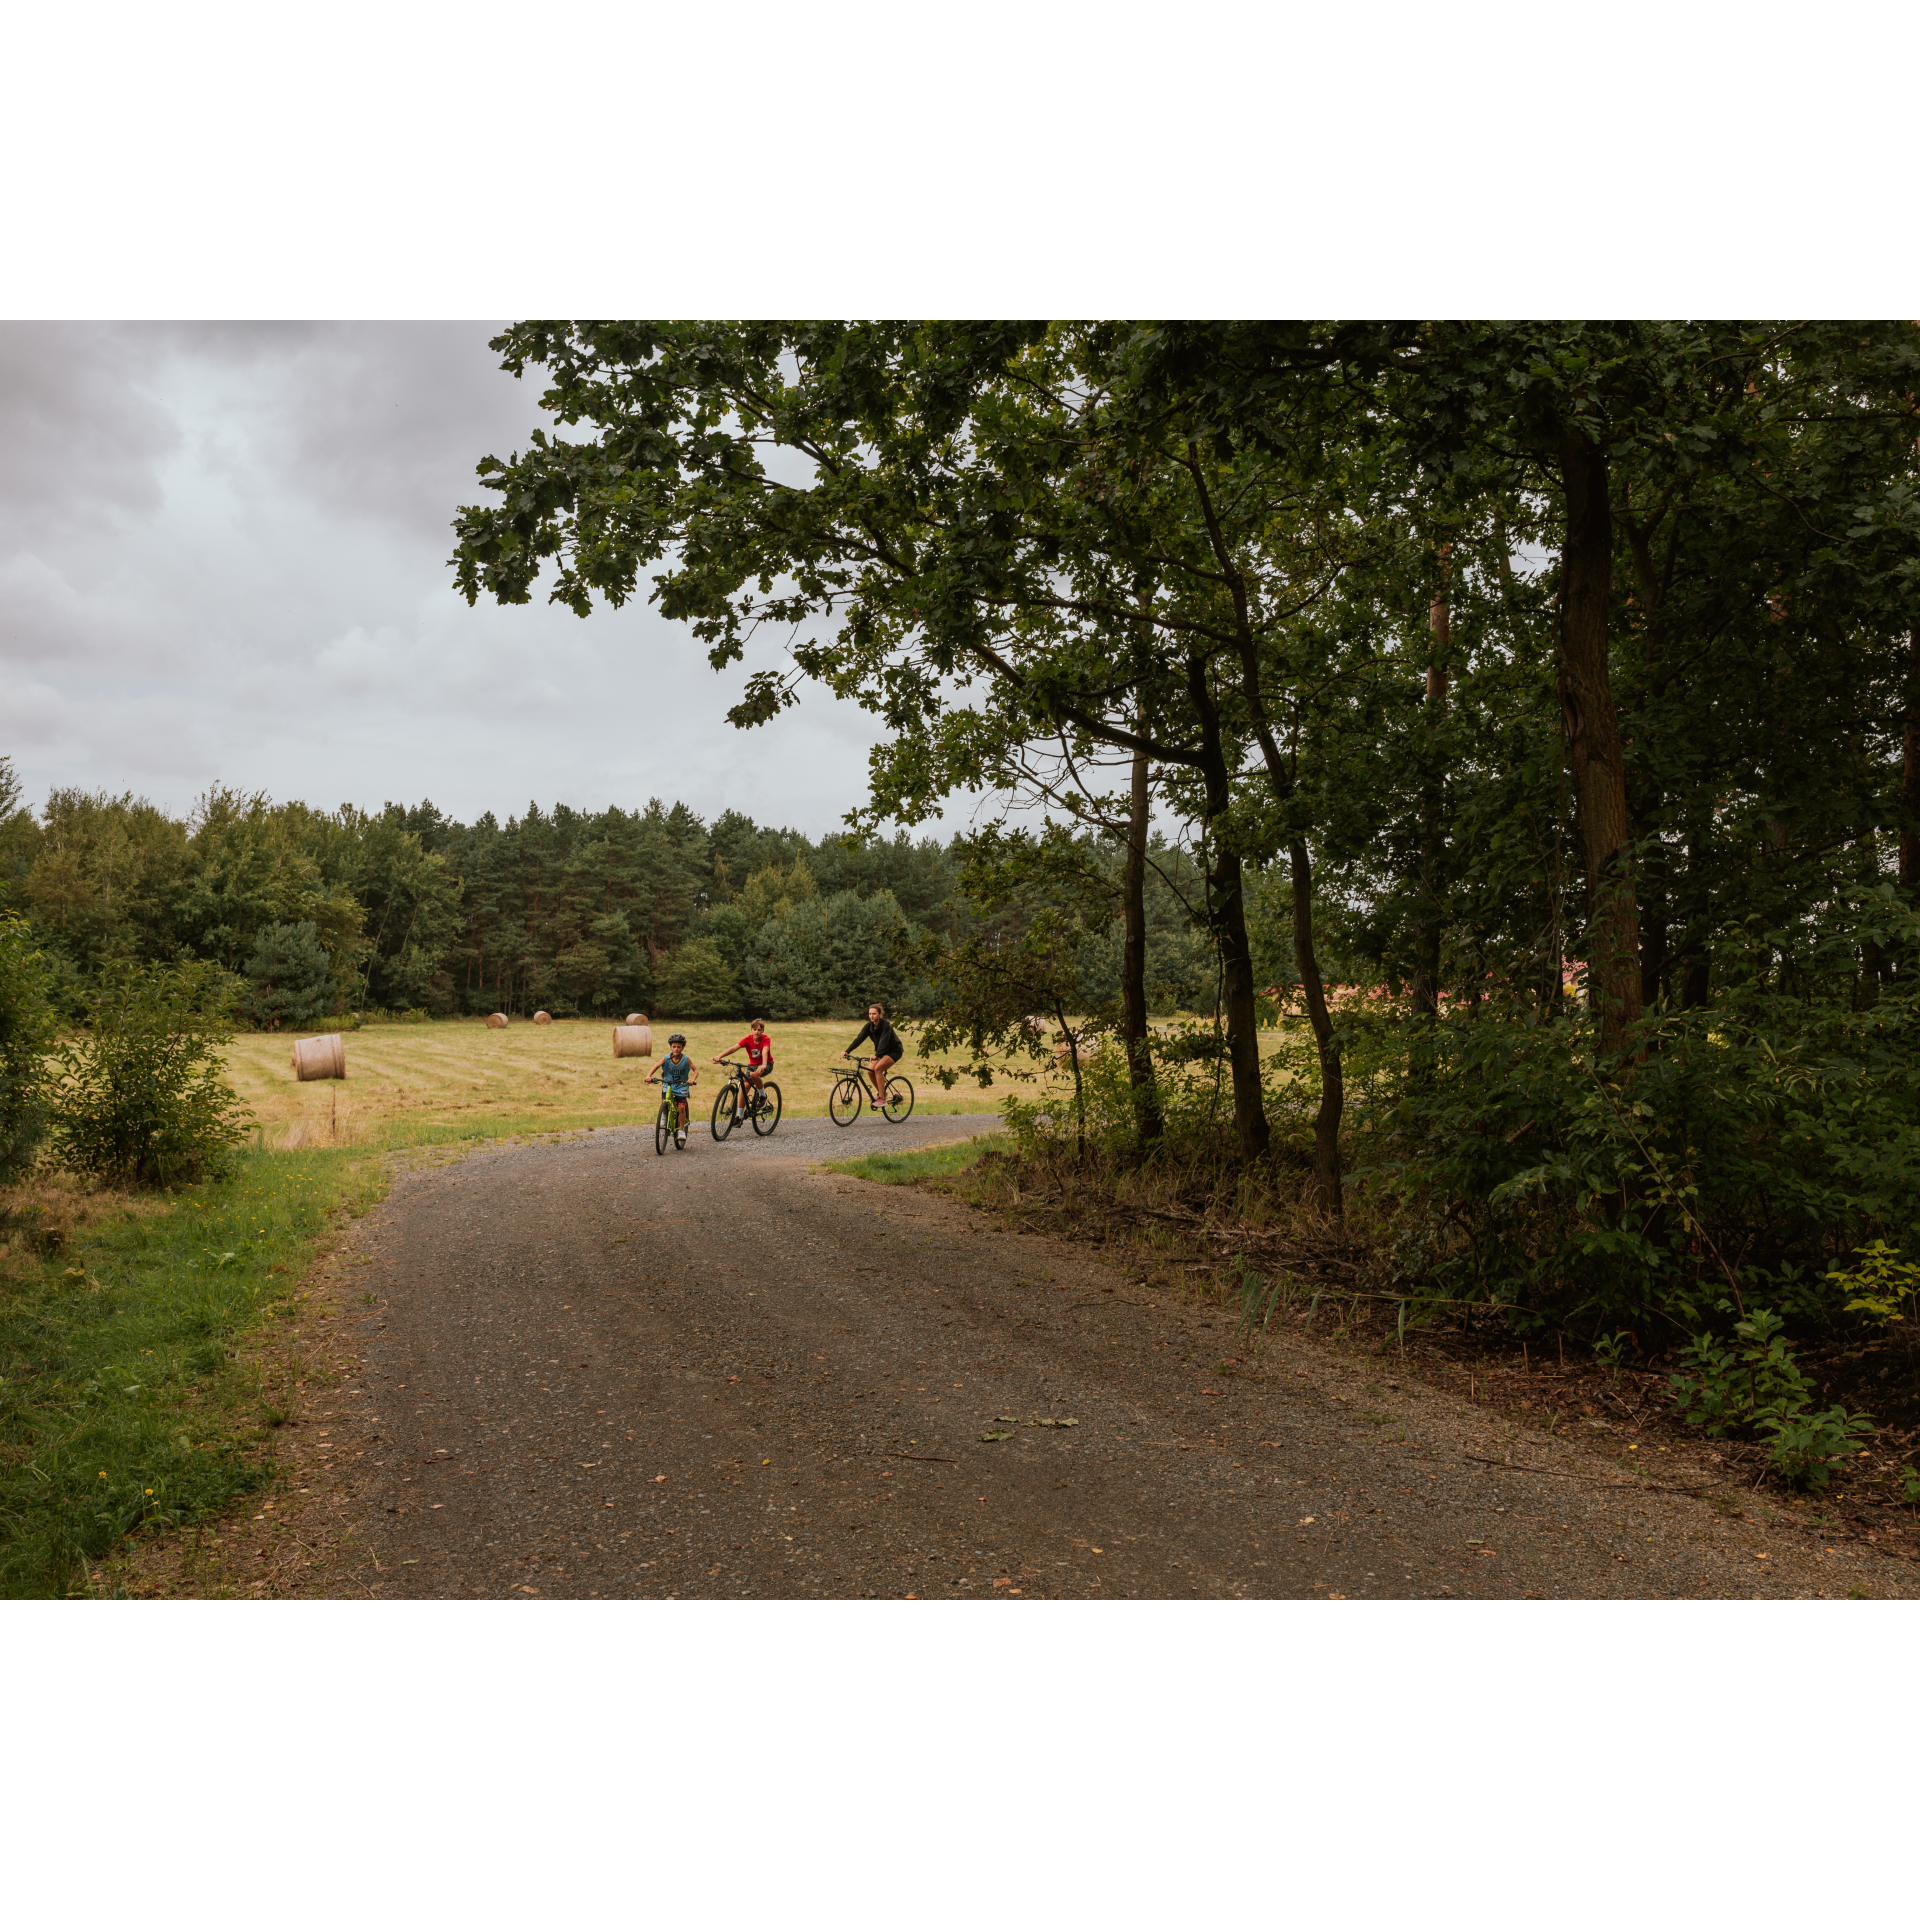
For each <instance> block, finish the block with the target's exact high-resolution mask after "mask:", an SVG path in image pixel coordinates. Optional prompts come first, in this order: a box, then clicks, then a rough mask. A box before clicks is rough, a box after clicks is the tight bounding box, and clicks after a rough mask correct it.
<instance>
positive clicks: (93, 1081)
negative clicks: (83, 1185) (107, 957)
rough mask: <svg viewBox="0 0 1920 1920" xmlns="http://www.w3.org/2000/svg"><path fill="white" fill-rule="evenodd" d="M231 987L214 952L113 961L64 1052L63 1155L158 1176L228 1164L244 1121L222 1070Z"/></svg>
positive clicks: (137, 1182)
mask: <svg viewBox="0 0 1920 1920" xmlns="http://www.w3.org/2000/svg"><path fill="white" fill-rule="evenodd" d="M233 989H234V983H233V981H232V978H231V976H229V975H227V974H224V973H223V972H222V971H221V969H220V968H218V967H216V966H214V965H213V964H212V963H211V962H208V961H190V962H185V963H182V964H180V965H178V966H171V967H138V966H130V965H126V964H120V965H116V966H114V967H111V968H110V969H108V971H107V973H106V975H105V977H104V979H103V980H102V983H101V986H100V990H99V993H98V995H97V996H96V998H95V1000H94V1003H93V1006H92V1008H91V1009H90V1012H89V1016H88V1023H87V1031H86V1034H85V1036H84V1038H82V1039H80V1040H78V1041H76V1042H73V1043H70V1044H69V1045H67V1046H65V1047H63V1048H61V1049H60V1051H59V1053H58V1054H57V1055H56V1061H55V1064H56V1071H57V1074H58V1077H59V1080H60V1082H61V1085H60V1092H59V1097H58V1108H57V1113H58V1121H59V1148H58V1151H59V1156H60V1158H61V1160H62V1161H63V1162H64V1163H65V1164H66V1165H68V1166H70V1167H72V1168H74V1169H75V1170H76V1171H78V1172H81V1173H85V1174H90V1175H93V1176H95V1177H97V1178H101V1179H106V1180H112V1181H118V1182H123V1183H125V1184H128V1185H133V1186H151V1187H177V1186H181V1185H183V1184H185V1183H186V1182H188V1181H192V1180H199V1179H203V1178H206V1177H208V1176H210V1175H214V1174H217V1173H219V1172H221V1171H223V1170H224V1168H225V1167H226V1165H227V1161H228V1157H229V1155H230V1154H231V1152H232V1150H233V1148H234V1147H235V1145H237V1144H238V1142H239V1141H240V1140H241V1139H242V1138H243V1137H244V1135H245V1132H246V1129H245V1127H244V1126H243V1124H242V1123H241V1121H240V1119H239V1117H238V1115H239V1113H240V1100H239V1096H238V1095H237V1094H235V1093H234V1091H233V1090H232V1088H231V1087H229V1086H228V1085H227V1083H226V1080H225V1078H224V1075H223V1071H222V1067H223V1061H222V1057H221V1048H222V1044H223V1043H224V1042H225V1040H226V1039H227V1038H228V1037H229V1034H230V1032H231V1026H230V1016H231V1013H232V1007H233Z"/></svg>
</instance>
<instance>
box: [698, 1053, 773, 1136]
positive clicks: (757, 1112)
mask: <svg viewBox="0 0 1920 1920" xmlns="http://www.w3.org/2000/svg"><path fill="white" fill-rule="evenodd" d="M742 1120H751V1121H752V1122H753V1130H754V1132H755V1133H757V1134H759V1135H760V1137H761V1138H762V1139H765V1138H766V1136H767V1135H768V1134H770V1133H771V1132H772V1131H773V1130H774V1128H775V1127H777V1126H778V1125H779V1124H780V1089H779V1087H778V1086H777V1085H776V1084H775V1083H774V1082H773V1081H771V1080H763V1081H762V1082H761V1083H760V1091H759V1092H758V1093H755V1092H754V1090H753V1088H752V1087H751V1086H750V1085H749V1084H748V1081H747V1069H746V1068H745V1067H744V1066H742V1065H740V1064H739V1063H738V1062H737V1061H736V1062H735V1064H734V1066H733V1069H732V1071H731V1072H730V1073H729V1074H728V1075H727V1078H726V1080H725V1081H724V1082H723V1083H722V1085H721V1088H720V1091H719V1092H718V1093H716V1094H715V1095H714V1096H713V1137H714V1138H715V1139H716V1140H724V1139H725V1138H726V1137H727V1135H728V1134H730V1133H731V1132H732V1131H733V1130H734V1128H735V1127H737V1126H738V1125H739V1124H740V1122H741V1121H742Z"/></svg>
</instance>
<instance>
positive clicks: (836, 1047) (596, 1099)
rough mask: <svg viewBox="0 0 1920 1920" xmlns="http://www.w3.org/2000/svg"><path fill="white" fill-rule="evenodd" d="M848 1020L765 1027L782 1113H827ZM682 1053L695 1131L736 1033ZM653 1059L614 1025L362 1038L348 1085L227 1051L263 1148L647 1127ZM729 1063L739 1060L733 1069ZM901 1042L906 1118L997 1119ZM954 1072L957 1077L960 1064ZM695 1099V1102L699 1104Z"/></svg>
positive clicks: (421, 1030)
mask: <svg viewBox="0 0 1920 1920" xmlns="http://www.w3.org/2000/svg"><path fill="white" fill-rule="evenodd" d="M859 1024H860V1023H859V1022H858V1021H808V1022H799V1023H795V1024H793V1025H780V1026H776V1027H774V1028H773V1029H772V1030H771V1031H772V1035H773V1047H774V1072H773V1077H774V1078H775V1079H776V1080H777V1081H779V1083H780V1088H781V1092H782V1094H783V1095H784V1098H785V1110H786V1111H787V1112H788V1113H790V1114H824V1113H825V1112H826V1110H827V1089H828V1087H829V1085H830V1067H831V1065H832V1064H833V1063H837V1062H838V1060H839V1058H840V1050H841V1049H842V1048H843V1047H844V1046H845V1045H846V1044H847V1042H848V1041H849V1040H851V1039H852V1038H853V1036H854V1033H855V1032H856V1031H857V1030H858V1027H859ZM679 1031H683V1032H684V1033H685V1034H686V1036H687V1041H688V1046H687V1051H688V1053H689V1054H691V1055H692V1056H693V1058H694V1060H695V1062H696V1063H698V1065H699V1067H700V1083H699V1086H698V1087H697V1088H696V1089H695V1108H696V1111H697V1112H698V1114H699V1116H700V1117H701V1118H702V1119H703V1120H704V1119H705V1116H706V1114H707V1112H708V1111H709V1109H710V1108H711V1107H712V1104H713V1095H714V1092H715V1090H716V1089H717V1087H718V1086H719V1083H720V1080H721V1078H722V1077H723V1075H724V1073H725V1069H724V1068H720V1067H715V1066H711V1065H709V1064H708V1063H709V1062H710V1061H711V1060H712V1058H713V1056H714V1055H715V1054H716V1053H718V1052H719V1051H720V1050H721V1049H722V1048H723V1047H728V1046H731V1045H732V1044H733V1042H734V1041H736V1040H738V1039H739V1038H740V1035H741V1034H742V1032H744V1031H745V1029H744V1027H743V1026H742V1025H741V1024H740V1023H738V1022H729V1023H727V1024H724V1025H720V1024H715V1023H711V1022H709V1023H706V1024H697V1023H691V1022H689V1023H684V1024H683V1025H682V1026H681V1028H680V1029H679ZM653 1032H654V1055H653V1059H652V1060H616V1059H615V1058H614V1057H613V1028H612V1023H611V1022H610V1021H599V1020H556V1021H555V1022H554V1024H553V1025H552V1026H550V1027H536V1026H535V1025H534V1024H533V1023H532V1022H531V1021H523V1020H516V1021H515V1022H514V1023H513V1024H512V1025H511V1026H510V1027H506V1028H491V1027H488V1026H487V1025H486V1024H485V1022H484V1021H480V1020H436V1021H431V1022H428V1023H427V1024H426V1025H423V1026H417V1027H400V1026H395V1027H388V1026H379V1027H368V1028H365V1029H363V1030H362V1031H361V1032H359V1033H349V1034H348V1035H347V1036H346V1048H347V1078H346V1079H345V1081H338V1080H313V1081H307V1082H305V1083H304V1084H303V1083H301V1082H299V1081H297V1080H295V1079H294V1077H293V1065H292V1055H293V1042H292V1040H291V1039H290V1038H289V1037H288V1036H286V1035H284V1034H264V1033H263V1034H243V1035H241V1036H240V1037H239V1038H237V1039H236V1040H234V1041H233V1043H232V1045H231V1047H230V1048H229V1049H228V1055H227V1059H228V1078H229V1079H230V1080H231V1081H232V1083H233V1086H234V1088H235V1090H236V1091H237V1092H238V1093H239V1095H240V1097H241V1098H242V1099H243V1100H245V1101H246V1103H247V1105H248V1106H249V1107H250V1108H252V1110H253V1118H254V1121H255V1123H256V1124H257V1125H258V1126H259V1128H260V1130H261V1139H262V1142H263V1144H265V1145H266V1146H269V1147H325V1146H330V1145H333V1144H335V1143H336V1141H337V1143H338V1144H339V1145H341V1146H373V1147H406V1146H429V1145H432V1144H434V1143H435V1142H439V1141H445V1142H453V1141H458V1140H485V1139H497V1138H500V1137H502V1136H505V1135H509V1134H521V1133H527V1132H546V1131H549V1130H553V1129H561V1128H571V1127H617V1126H628V1125H632V1124H633V1123H635V1122H650V1121H651V1120H652V1118H653V1114H654V1109H655V1108H656V1106H657V1105H658V1104H659V1088H658V1087H657V1086H656V1087H647V1086H645V1085H644V1084H643V1082H644V1081H645V1080H646V1077H647V1074H648V1072H649V1071H650V1070H651V1068H652V1067H653V1065H654V1061H657V1060H658V1059H659V1058H660V1056H661V1055H662V1054H663V1053H665V1052H666V1033H667V1029H666V1028H665V1027H655V1028H654V1030H653ZM738 1057H739V1056H737V1055H736V1056H735V1058H738ZM929 1064H937V1062H935V1063H929V1062H927V1061H924V1060H922V1059H921V1057H920V1056H919V1054H918V1053H917V1052H916V1051H915V1050H914V1041H913V1039H912V1037H911V1036H909V1037H908V1039H907V1059H906V1063H905V1071H906V1074H907V1077H908V1078H909V1079H910V1080H912V1081H913V1083H914V1086H915V1088H916V1091H917V1100H916V1104H915V1108H914V1111H915V1112H916V1113H996V1112H998V1111H999V1108H1000V1102H1001V1101H1002V1100H1003V1099H1004V1098H1005V1097H1006V1095H1007V1093H1008V1092H1010V1091H1013V1090H1014V1089H1015V1087H1016V1086H1021V1085H1024V1088H1025V1090H1026V1091H1028V1092H1031V1091H1033V1087H1032V1083H1031V1082H1027V1083H1007V1082H998V1083H996V1084H995V1085H994V1086H993V1087H992V1088H990V1089H988V1090H986V1091H984V1092H983V1091H982V1090H981V1089H980V1088H979V1087H978V1086H976V1085H975V1084H974V1082H973V1081H972V1080H964V1081H962V1082H961V1083H960V1084H959V1085H958V1086H956V1087H955V1088H954V1090H953V1091H952V1092H951V1093H949V1092H948V1091H947V1090H946V1089H945V1088H944V1087H942V1086H941V1085H940V1084H939V1082H938V1081H936V1080H935V1079H933V1077H932V1076H931V1074H929V1073H928V1072H927V1071H926V1067H927V1066H928V1065H929ZM954 1064H955V1065H958V1064H959V1059H958V1057H957V1056H956V1057H955V1059H954ZM702 1096H704V1097H702Z"/></svg>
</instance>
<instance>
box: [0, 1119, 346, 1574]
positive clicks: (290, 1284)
mask: <svg viewBox="0 0 1920 1920" xmlns="http://www.w3.org/2000/svg"><path fill="white" fill-rule="evenodd" d="M382 1177H383V1176H382V1175H381V1173H380V1170H379V1167H378V1164H377V1163H376V1162H375V1161H374V1160H373V1159H371V1158H370V1157H369V1156H368V1155H367V1154H365V1153H355V1152H352V1151H350V1150H342V1151H339V1152H307V1153H246V1154H242V1155H240V1156H239V1158H238V1161H237V1165H236V1169H235V1172H234V1175H233V1177H232V1178H231V1179H229V1180H227V1181H225V1182H222V1183H219V1184H210V1185H206V1186H201V1187H193V1188H189V1189H187V1190H186V1191H185V1192H183V1193H181V1194H180V1195H179V1196H178V1197H177V1198H176V1199H175V1201H174V1203H173V1205H172V1206H171V1208H170V1209H169V1210H168V1211H167V1212H165V1213H164V1214H159V1215H155V1216H151V1217H148V1218H144V1219H123V1220H120V1221H118V1222H115V1223H113V1224H111V1225H107V1226H102V1227H98V1228H95V1229H94V1230H92V1231H90V1232H88V1233H86V1234H84V1235H82V1236H81V1237H80V1238H78V1239H77V1240H76V1241H75V1242H74V1243H73V1244H72V1245H71V1246H69V1247H68V1248H67V1249H66V1250H65V1251H63V1252H62V1253H60V1254H57V1255H55V1256H54V1257H52V1258H50V1259H48V1260H47V1261H46V1262H45V1263H44V1264H43V1266H42V1268H41V1270H40V1271H39V1272H38V1273H37V1274H34V1275H30V1276H29V1277H28V1278H26V1279H25V1280H24V1281H20V1282H17V1283H16V1284H14V1285H13V1286H11V1287H9V1288H8V1289H7V1290H6V1291H5V1293H4V1295H0V1596H3V1597H8V1598H21V1597H26V1596H31V1595H38V1596H49V1595H64V1594H70V1593H73V1592H76V1591H78V1590H83V1589H84V1586H85V1581H86V1571H87V1566H88V1563H89V1562H90V1561H92V1560H95V1559H97V1558H99V1557H100V1556H101V1555H102V1554H104V1553H105V1552H106V1551H107V1549H108V1548H110V1547H111V1546H112V1545H113V1544H114V1542H115V1541H117V1540H118V1539H120V1538H121V1537H122V1536H123V1535H124V1534H126V1533H128V1532H130V1531H131V1530H132V1529H133V1528H135V1527H138V1526H150V1527H182V1526H192V1525H195V1524H197V1523H199V1522H202V1521H205V1520H208V1519H211V1518H212V1517H213V1515H215V1514H216V1513H217V1512H218V1511H219V1510H220V1509H221V1508H222V1507H223V1506H224V1505H225V1504H226V1503H227V1502H228V1501H229V1500H231V1499H233V1498H234V1497H235V1496H236V1495H238V1494H241V1493H245V1492H248V1491H250V1490H252V1489H253V1488H255V1487H258V1486H260V1485H262V1484H263V1483H264V1482H265V1481H266V1480H267V1479H268V1478H269V1477H270V1476H271V1473H272V1461H271V1457H270V1449H268V1448H266V1447H265V1446H263V1445H262V1442H264V1441H265V1440H266V1438H267V1436H268V1435H269V1433H270V1432H271V1430H272V1428H273V1427H274V1426H275V1425H277V1424H278V1423H279V1421H280V1420H282V1419H284V1418H285V1417H286V1410H285V1409H284V1408H282V1407H277V1406H274V1405H271V1404H269V1403H267V1402H266V1401H265V1400H264V1398H263V1396H262V1381H261V1374H260V1370H259V1369H258V1368H257V1367H256V1366H253V1365H250V1364H249V1363H248V1361H247V1359H246V1355H245V1349H244V1342H245V1340H246V1336H247V1333H248V1331H249V1329H252V1328H256V1327H258V1326H260V1325H261V1324H262V1322H263V1320H264V1319H265V1318H266V1317H267V1316H270V1315H274V1314H276V1313H290V1312H292V1311H293V1300H292V1295H293V1290H294V1288H295V1287H296V1286H297V1285H298V1284H299V1283H300V1280H301V1277H302V1276H303V1274H304V1273H305V1271H306V1268H307V1265H308V1263H309V1261H310V1259H311V1257H312V1254H313V1252H314V1249H315V1246H316V1244H317V1242H319V1241H320V1240H321V1239H322V1238H323V1237H324V1236H325V1234H326V1232H327V1230H328V1225H329V1222H330V1219H331V1218H332V1216H334V1215H335V1214H336V1213H337V1212H338V1210H339V1209H340V1208H341V1207H342V1206H345V1205H349V1204H366V1203H369V1202H370V1201H371V1200H372V1199H374V1198H375V1197H377V1194H378V1191H379V1188H380V1185H381V1182H382Z"/></svg>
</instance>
